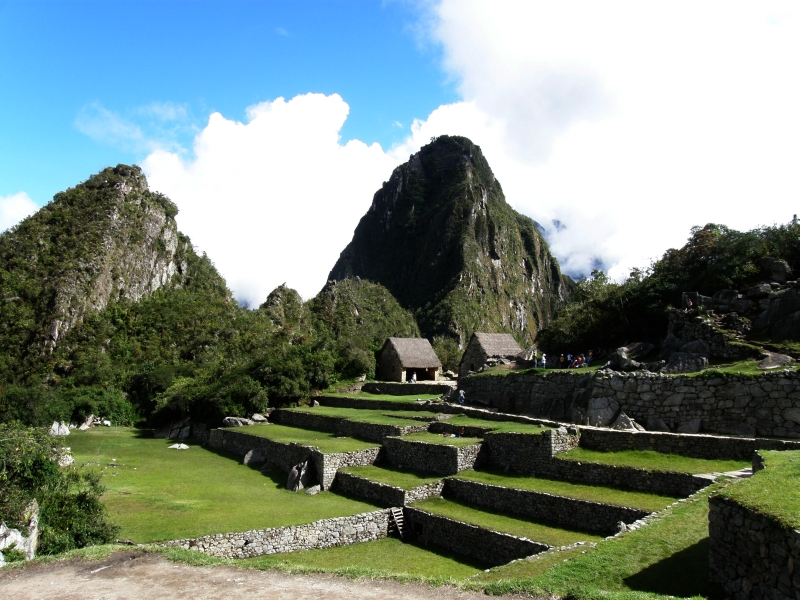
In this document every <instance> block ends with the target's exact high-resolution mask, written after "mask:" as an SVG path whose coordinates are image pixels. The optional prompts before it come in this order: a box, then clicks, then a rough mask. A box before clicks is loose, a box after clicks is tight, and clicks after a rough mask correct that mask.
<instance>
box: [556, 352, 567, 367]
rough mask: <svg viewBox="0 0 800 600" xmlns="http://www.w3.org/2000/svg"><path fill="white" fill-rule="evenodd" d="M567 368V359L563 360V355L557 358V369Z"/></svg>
mask: <svg viewBox="0 0 800 600" xmlns="http://www.w3.org/2000/svg"><path fill="white" fill-rule="evenodd" d="M566 367H567V359H566V358H564V355H563V354H562V355H561V356H559V357H558V368H559V369H565V368H566Z"/></svg>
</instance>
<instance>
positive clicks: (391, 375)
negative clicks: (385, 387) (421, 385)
mask: <svg viewBox="0 0 800 600" xmlns="http://www.w3.org/2000/svg"><path fill="white" fill-rule="evenodd" d="M375 371H376V373H375V375H376V377H377V378H378V379H381V380H383V381H399V382H405V380H406V372H405V369H403V363H402V362H401V361H400V356H399V355H398V354H397V350H395V348H394V346H392V345H391V344H390V343H388V341H387V343H386V344H384V346H383V348H382V349H381V351H380V352H379V353H378V364H377V369H375Z"/></svg>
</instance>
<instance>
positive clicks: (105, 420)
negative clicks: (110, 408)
mask: <svg viewBox="0 0 800 600" xmlns="http://www.w3.org/2000/svg"><path fill="white" fill-rule="evenodd" d="M103 426H104V427H111V421H109V420H108V419H103Z"/></svg>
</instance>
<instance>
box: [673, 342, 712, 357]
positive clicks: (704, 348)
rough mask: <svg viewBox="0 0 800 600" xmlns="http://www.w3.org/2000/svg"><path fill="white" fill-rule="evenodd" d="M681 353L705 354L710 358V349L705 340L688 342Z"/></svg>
mask: <svg viewBox="0 0 800 600" xmlns="http://www.w3.org/2000/svg"><path fill="white" fill-rule="evenodd" d="M679 351H680V352H688V353H690V354H705V355H706V356H708V353H709V351H710V347H709V345H708V342H707V341H705V340H694V341H693V342H686V343H685V344H682V345H681V347H680V348H679Z"/></svg>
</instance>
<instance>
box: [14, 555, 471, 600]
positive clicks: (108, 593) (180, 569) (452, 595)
mask: <svg viewBox="0 0 800 600" xmlns="http://www.w3.org/2000/svg"><path fill="white" fill-rule="evenodd" d="M434 596H435V597H436V598H437V600H470V599H477V598H486V596H484V595H483V594H478V593H465V592H459V591H457V590H454V589H452V588H431V587H428V586H424V585H403V584H401V583H397V582H395V581H354V580H351V579H345V578H342V577H335V576H329V575H284V574H282V573H279V572H277V571H255V570H248V569H237V568H235V567H190V566H188V565H183V564H176V563H171V562H169V561H167V560H165V559H164V558H162V557H160V556H159V555H156V554H140V553H138V552H135V551H128V552H119V553H117V554H114V555H112V556H110V557H109V558H108V559H106V560H102V561H95V562H88V561H80V560H71V561H64V562H56V563H50V564H35V565H30V566H27V567H25V568H23V569H13V570H10V569H9V570H0V598H14V599H15V600H27V599H29V598H30V599H36V600H39V599H41V598H59V599H60V600H62V599H63V600H95V599H97V600H99V599H104V600H105V599H117V598H169V599H171V600H174V599H175V598H192V599H205V598H249V599H253V598H270V599H271V600H272V599H275V600H284V599H285V600H306V599H309V600H311V599H314V600H319V599H320V598H325V600H354V599H355V598H368V599H373V598H374V599H376V600H378V599H384V598H408V599H410V600H416V599H417V598H419V599H423V598H425V599H427V598H432V597H434Z"/></svg>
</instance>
